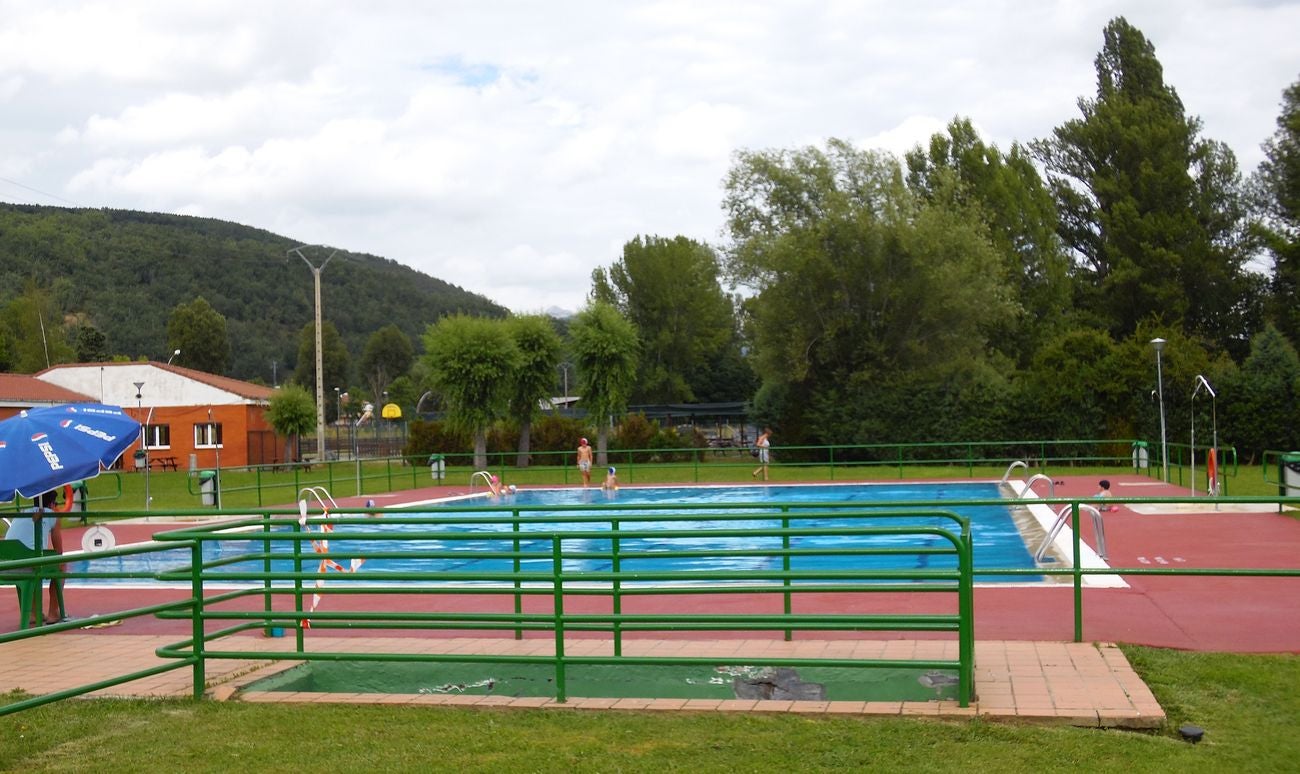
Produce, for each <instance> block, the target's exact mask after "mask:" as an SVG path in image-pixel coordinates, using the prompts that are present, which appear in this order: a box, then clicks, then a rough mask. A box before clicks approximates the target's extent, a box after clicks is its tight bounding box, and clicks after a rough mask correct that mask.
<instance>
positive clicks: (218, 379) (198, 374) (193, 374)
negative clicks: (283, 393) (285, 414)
mask: <svg viewBox="0 0 1300 774" xmlns="http://www.w3.org/2000/svg"><path fill="white" fill-rule="evenodd" d="M153 365H154V366H155V367H157V368H161V369H163V370H164V371H171V372H172V373H174V374H180V375H181V376H184V377H186V378H189V379H193V380H194V381H196V382H202V383H204V384H208V385H211V386H213V387H216V388H217V389H219V390H225V391H226V392H232V393H234V394H236V395H238V396H240V397H243V398H249V399H251V400H270V399H271V396H272V395H274V394H275V388H273V387H267V386H265V385H261V384H253V383H252V382H245V381H242V380H240V379H232V378H230V377H228V376H217V375H216V374H210V373H207V372H206V371H196V370H194V369H193V368H182V367H180V366H178V365H167V364H166V363H154V364H153Z"/></svg>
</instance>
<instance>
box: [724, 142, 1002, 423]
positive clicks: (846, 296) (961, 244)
mask: <svg viewBox="0 0 1300 774" xmlns="http://www.w3.org/2000/svg"><path fill="white" fill-rule="evenodd" d="M725 206H726V210H727V215H728V223H727V225H728V229H729V231H730V234H731V238H732V245H731V247H730V250H729V252H728V254H727V261H726V266H727V270H728V273H729V275H730V276H731V278H732V279H733V280H734V281H736V282H737V283H739V284H743V285H748V286H749V287H751V288H753V289H754V291H755V293H754V295H753V296H752V297H751V298H749V299H748V300H747V302H746V304H745V313H746V315H747V326H748V331H749V334H750V340H751V341H752V342H753V347H754V356H755V358H756V361H757V365H758V372H759V374H760V375H761V378H762V379H763V381H764V389H762V390H760V395H761V396H762V398H763V405H764V411H765V412H766V415H767V416H769V417H770V416H772V415H773V414H777V415H780V416H782V417H783V421H779V422H776V423H774V424H775V426H776V429H777V431H778V432H779V433H780V434H781V436H782V438H785V439H789V442H791V443H799V442H800V441H804V440H806V441H810V442H815V441H818V440H827V441H829V440H832V439H846V440H847V439H852V438H855V437H857V436H858V431H857V430H855V429H854V426H858V425H861V426H863V427H866V426H867V425H868V424H870V422H869V420H871V419H872V417H873V415H874V414H875V413H877V409H878V406H879V404H878V403H877V400H878V399H879V397H880V390H881V389H882V385H887V384H888V385H892V388H893V389H896V390H898V391H900V393H902V392H904V391H907V390H908V389H909V387H908V385H907V384H906V381H907V380H906V379H903V378H902V375H912V376H915V377H917V378H920V377H921V376H924V378H925V379H928V380H930V381H935V382H936V383H948V384H953V383H954V382H953V380H952V378H950V376H941V373H943V372H945V371H947V370H949V369H957V371H958V372H960V373H962V374H965V375H972V376H971V378H977V377H975V376H973V375H980V376H978V378H980V379H983V378H985V376H987V375H988V374H990V373H991V372H990V371H989V370H988V369H986V368H983V367H982V366H981V364H982V363H983V361H984V359H985V357H986V351H987V343H988V338H987V337H988V336H989V332H990V331H992V330H995V329H997V328H999V327H1001V326H1003V325H1005V324H1006V322H1007V321H1008V320H1009V319H1010V317H1011V315H1012V314H1013V312H1014V303H1013V299H1012V294H1011V291H1010V290H1009V288H1008V282H1007V279H1006V273H1005V264H1004V263H1003V261H1002V260H1001V259H1000V258H999V256H998V254H997V252H996V251H995V250H994V248H993V246H992V245H991V244H990V242H989V240H988V238H987V237H986V235H985V229H984V227H983V225H982V224H981V223H980V222H978V220H977V219H974V218H973V217H972V216H971V214H970V212H968V211H965V210H962V209H954V208H952V207H948V206H940V205H937V204H935V205H932V204H930V203H928V202H926V201H924V200H923V199H921V198H920V197H917V196H916V195H914V194H913V193H912V192H910V191H909V190H908V188H907V186H906V185H905V184H904V182H903V175H902V169H901V167H900V165H899V164H898V162H897V161H896V160H895V159H893V158H892V157H888V156H885V155H882V154H878V153H873V152H869V151H862V150H858V149H856V148H854V147H852V146H851V145H849V144H848V143H845V142H843V141H839V140H833V141H831V142H830V143H829V145H828V147H827V149H826V150H825V151H823V150H821V149H818V148H805V149H801V150H797V151H764V152H745V153H741V154H739V155H738V156H737V161H736V163H735V165H734V166H733V168H732V169H731V171H730V172H729V174H728V176H727V182H726V199H725ZM952 375H955V374H952ZM909 378H912V377H911V376H909ZM778 398H779V403H778ZM900 405H901V404H900ZM898 430H902V428H898ZM864 432H865V431H864ZM875 440H879V437H877V438H875Z"/></svg>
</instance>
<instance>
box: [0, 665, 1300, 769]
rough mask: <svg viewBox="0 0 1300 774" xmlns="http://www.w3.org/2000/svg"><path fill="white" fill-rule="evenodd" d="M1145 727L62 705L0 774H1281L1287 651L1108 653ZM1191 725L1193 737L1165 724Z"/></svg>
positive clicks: (43, 718)
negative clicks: (1127, 675) (1127, 674)
mask: <svg viewBox="0 0 1300 774" xmlns="http://www.w3.org/2000/svg"><path fill="white" fill-rule="evenodd" d="M1126 652H1127V653H1128V655H1129V658H1130V659H1131V660H1132V662H1133V663H1134V665H1135V666H1136V667H1137V669H1138V671H1139V672H1140V673H1141V674H1142V675H1143V677H1144V678H1145V679H1146V680H1147V682H1148V683H1149V684H1150V685H1151V687H1152V689H1153V690H1154V691H1155V694H1156V696H1157V698H1159V700H1160V702H1161V704H1162V705H1163V706H1164V707H1165V708H1166V710H1167V712H1168V713H1169V724H1168V727H1167V728H1165V729H1161V730H1159V731H1155V732H1142V733H1138V732H1130V731H1102V730H1097V729H1080V728H1058V727H1035V726H1029V725H1017V724H1009V723H992V722H987V721H982V720H972V721H962V722H956V721H942V722H940V721H932V720H930V721H927V720H920V719H902V718H887V719H882V718H869V719H868V718H856V717H855V718H846V717H807V716H795V715H778V714H772V715H767V714H713V713H697V714H684V713H664V714H652V713H615V712H569V711H563V710H497V711H493V710H459V709H450V708H438V707H387V706H350V705H327V706H313V705H302V706H288V705H269V704H268V705H261V704H243V703H239V702H228V703H218V702H211V701H199V702H195V701H115V700H114V701H108V700H69V701H64V702H60V703H57V704H53V705H49V706H46V707H41V708H37V709H34V710H29V711H27V712H21V713H18V714H16V715H9V716H6V717H0V770H3V771H87V770H95V771H144V770H150V771H270V770H307V769H321V770H330V771H349V770H359V771H374V770H381V771H382V770H389V771H428V770H433V771H494V772H495V771H517V772H524V771H567V772H581V771H654V772H659V771H692V772H695V771H765V772H766V771H830V770H835V771H852V770H860V769H870V770H874V771H891V770H907V771H955V770H969V771H1031V770H1034V771H1089V772H1094V771H1096V772H1101V771H1124V772H1146V771H1151V772H1157V771H1158V772H1168V771H1188V772H1194V771H1232V772H1237V771H1293V770H1295V766H1296V761H1297V760H1300V735H1297V734H1295V733H1294V727H1295V723H1296V721H1297V720H1300V694H1298V693H1297V692H1296V691H1295V686H1296V685H1300V657H1297V656H1259V655H1251V656H1237V655H1231V654H1207V653H1180V652H1174V651H1166V650H1157V649H1150V648H1126ZM1184 723H1195V724H1197V725H1200V726H1202V727H1203V728H1205V729H1206V735H1205V740H1204V741H1203V742H1202V743H1200V744H1198V745H1191V744H1188V743H1186V742H1184V741H1182V740H1181V739H1180V738H1179V736H1178V733H1177V728H1178V726H1179V725H1181V724H1184Z"/></svg>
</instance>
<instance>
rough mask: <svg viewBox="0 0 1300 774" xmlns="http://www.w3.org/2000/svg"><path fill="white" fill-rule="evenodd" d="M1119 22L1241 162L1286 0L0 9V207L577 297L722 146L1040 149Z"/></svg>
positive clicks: (682, 215)
mask: <svg viewBox="0 0 1300 774" xmlns="http://www.w3.org/2000/svg"><path fill="white" fill-rule="evenodd" d="M1119 14H1124V15H1125V16H1126V17H1127V18H1128V19H1129V21H1131V22H1132V23H1133V24H1135V25H1136V26H1137V27H1139V28H1140V29H1142V30H1143V31H1144V32H1145V33H1146V34H1147V35H1148V37H1150V38H1151V39H1152V41H1153V42H1154V44H1155V46H1156V49H1157V54H1158V56H1159V57H1160V59H1161V62H1162V63H1163V64H1164V66H1165V73H1166V78H1167V79H1168V81H1169V82H1170V83H1172V84H1173V85H1174V86H1175V87H1176V88H1177V89H1178V91H1179V93H1180V95H1181V96H1182V97H1183V100H1184V103H1185V104H1186V106H1187V109H1188V111H1189V112H1190V113H1192V114H1195V115H1199V116H1201V117H1202V118H1203V119H1204V124H1205V132H1206V134H1207V135H1208V136H1210V137H1214V138H1216V139H1221V140H1224V141H1226V142H1227V143H1228V144H1229V145H1230V146H1231V147H1232V148H1233V149H1234V150H1235V151H1236V153H1237V154H1238V156H1239V158H1240V159H1241V161H1242V164H1243V167H1244V168H1246V169H1249V168H1250V167H1251V166H1252V165H1253V164H1255V163H1256V162H1257V161H1258V160H1259V152H1258V146H1259V143H1260V142H1262V141H1263V140H1264V139H1265V138H1266V137H1267V136H1268V135H1269V134H1270V133H1271V132H1272V131H1273V128H1274V124H1273V122H1274V120H1275V118H1276V115H1277V106H1278V103H1279V100H1280V96H1281V92H1282V90H1283V89H1284V88H1286V87H1287V86H1288V85H1289V84H1290V83H1291V82H1293V81H1294V80H1295V79H1296V77H1297V73H1296V65H1295V63H1296V62H1297V61H1300V44H1298V43H1297V42H1296V37H1295V35H1294V31H1295V30H1296V29H1300V3H1297V2H1237V3H1221V2H1213V1H1212V0H1190V1H1189V2H1176V1H1175V0H1128V1H1127V2H1123V3H1120V2H1118V0H1097V2H1088V3H1084V2H1080V0H1055V1H1054V2H1051V1H1049V2H1043V3H1030V2H1014V1H1013V0H995V1H994V2H992V3H987V4H984V5H979V6H974V5H971V6H962V5H960V4H953V3H950V2H944V3H940V2H937V1H935V0H916V2H912V3H909V4H906V5H901V6H900V5H898V4H896V3H885V2H880V1H876V2H857V1H856V0H822V1H821V2H812V3H807V2H804V3H797V2H794V1H793V0H788V1H787V2H767V3H752V2H740V1H739V0H719V1H718V2H707V3H703V2H699V1H698V0H661V1H660V2H633V3H593V2H573V1H570V2H565V1H563V0H561V2H556V3H550V4H536V3H525V2H519V1H517V0H515V1H511V0H498V1H497V2H488V3H440V4H426V5H412V4H409V3H403V2H397V0H379V1H378V2H376V3H372V4H368V5H367V6H365V7H364V9H363V8H362V7H361V6H353V5H350V4H325V5H323V4H320V3H316V2H302V1H301V0H296V1H295V0H285V1H284V2H276V3H272V4H266V3H255V2H252V1H251V0H226V1H225V2H214V1H211V0H195V1H194V2H186V3H175V2H164V1H163V0H118V1H117V2H113V3H104V2H78V1H77V0H49V1H48V2H45V3H41V4H36V3H30V2H22V0H0V16H2V17H3V18H4V19H5V24H4V25H3V26H0V106H3V110H4V114H5V121H4V122H0V149H2V150H0V176H2V177H6V178H9V179H10V180H12V181H14V183H17V184H18V185H14V184H12V183H6V182H4V181H0V198H6V199H10V200H15V201H36V202H41V203H57V204H63V203H66V202H64V201H58V200H52V199H51V197H66V198H67V199H72V200H74V201H76V202H78V203H80V204H82V205H85V206H109V207H118V208H142V209H157V210H162V211H168V212H185V213H190V214H196V215H207V216H213V217H219V218H223V219H227V220H234V221H238V222H243V223H247V224H249V225H253V226H257V227H260V228H267V229H270V230H273V231H277V232H279V233H283V234H285V235H286V236H289V237H291V238H294V239H301V240H303V241H306V242H324V243H328V244H333V245H336V246H339V247H344V248H346V249H349V250H356V251H364V252H371V253H376V254H380V255H384V256H385V257H388V258H392V259H394V260H397V261H400V262H402V263H406V264H408V265H411V266H413V267H415V268H418V269H420V270H422V271H425V272H428V273H430V274H432V275H434V276H436V277H439V278H441V279H445V280H447V281H449V282H452V283H455V284H458V285H461V286H463V287H465V288H467V289H470V290H473V291H476V292H480V293H483V294H484V295H486V296H488V297H490V298H493V299H495V300H497V301H499V302H502V303H505V304H506V305H508V306H510V307H512V308H517V309H521V310H535V309H540V308H545V307H548V306H562V307H567V308H570V309H574V308H577V307H579V306H580V305H581V304H582V303H583V301H584V299H585V297H586V294H587V291H588V290H589V284H590V275H591V271H592V269H593V268H595V267H596V266H598V265H607V264H609V263H610V262H611V261H612V260H614V259H615V258H616V257H617V256H618V254H619V251H620V249H621V247H622V245H623V244H624V243H625V242H626V241H627V240H629V239H631V238H632V237H634V236H636V235H638V234H661V235H667V236H671V235H675V234H684V235H687V236H690V237H692V238H696V239H705V240H716V239H717V238H718V235H719V233H720V229H721V226H722V213H721V209H720V202H721V198H722V191H721V180H722V179H723V176H724V175H725V174H726V170H727V165H728V163H729V159H730V155H731V153H732V152H734V151H735V150H738V149H741V148H781V147H793V146H797V145H804V144H813V143H821V142H824V141H825V139H826V138H828V137H845V138H853V139H855V141H856V142H858V143H859V144H861V145H864V146H869V147H873V148H878V149H884V150H888V151H892V152H895V153H901V152H903V151H906V150H908V149H909V148H911V147H912V146H913V145H916V144H919V143H923V142H925V141H926V140H927V139H928V137H929V135H930V134H931V133H932V132H934V131H939V130H941V129H942V128H943V127H944V126H945V125H946V124H947V122H948V121H949V120H951V119H952V118H953V117H954V116H958V115H960V116H965V117H968V118H970V119H971V120H972V121H973V122H974V123H975V125H976V126H977V127H979V128H980V130H981V131H982V132H983V133H985V135H986V137H987V138H988V139H990V140H991V141H993V142H996V143H998V144H999V145H1001V146H1004V147H1005V146H1006V145H1009V144H1010V143H1011V142H1012V141H1016V140H1019V141H1029V140H1031V139H1034V138H1036V137H1042V136H1044V135H1046V134H1047V133H1048V132H1050V131H1051V129H1052V127H1054V126H1056V125H1058V124H1060V123H1061V122H1063V121H1065V120H1067V119H1069V118H1073V117H1075V116H1076V115H1077V113H1078V109H1077V106H1076V104H1075V103H1076V100H1077V99H1078V98H1079V97H1080V96H1088V95H1090V94H1091V93H1092V92H1093V90H1094V89H1095V74H1094V72H1093V57H1094V56H1095V55H1096V53H1097V51H1098V49H1099V48H1100V46H1101V31H1102V28H1103V26H1104V25H1105V24H1106V22H1107V21H1108V20H1109V19H1110V18H1112V17H1114V16H1116V15H1119ZM37 192H45V193H44V194H41V193H37Z"/></svg>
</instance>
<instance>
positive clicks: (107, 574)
mask: <svg viewBox="0 0 1300 774" xmlns="http://www.w3.org/2000/svg"><path fill="white" fill-rule="evenodd" d="M178 547H181V546H179V545H178V544H168V545H160V544H157V543H145V544H137V545H130V546H123V547H121V548H114V549H112V550H109V551H95V552H92V553H83V554H81V555H79V556H78V557H77V558H78V559H85V560H88V561H103V560H109V559H115V558H120V557H124V556H134V555H140V554H153V553H160V552H164V551H174V550H176V548H178ZM67 561H68V558H67V557H66V556H55V557H48V556H47V557H38V558H33V559H21V560H13V561H6V562H0V569H4V570H30V571H32V572H35V573H37V574H38V575H40V576H41V577H42V578H64V579H97V580H135V581H154V580H156V579H157V578H156V576H155V574H154V573H152V572H131V571H124V570H95V571H86V572H67V571H64V570H62V569H61V565H62V564H63V563H64V562H67ZM36 596H37V612H36V615H37V616H38V617H39V615H40V610H39V607H40V599H41V597H42V596H43V593H42V592H40V591H38V593H37V595H36ZM191 606H192V605H191V600H190V599H189V598H188V597H187V598H185V599H181V600H175V601H171V602H163V603H160V604H154V605H145V606H142V607H134V608H128V609H125V610H117V611H111V612H107V613H99V614H96V615H92V616H87V617H85V618H78V619H76V620H72V621H64V622H61V623H54V624H46V625H43V626H37V627H34V628H30V629H21V630H19V631H15V632H9V633H3V634H0V645H4V644H6V643H10V642H17V641H19V640H25V639H29V638H32V637H42V636H45V635H49V634H57V633H59V632H63V631H69V630H72V629H81V628H83V627H87V626H94V625H97V624H108V623H114V622H121V621H125V620H129V619H132V618H141V617H144V616H155V615H159V614H163V613H168V612H179V613H183V612H184V611H187V610H189V609H190V608H191ZM195 666H197V662H196V660H195V659H193V658H192V657H183V658H180V659H178V660H176V661H173V662H170V663H164V664H161V665H159V666H155V667H150V668H148V669H141V670H137V671H134V672H128V673H124V674H121V675H117V676H115V677H111V678H107V679H104V680H100V681H97V682H94V683H89V684H86V685H80V686H74V687H71V688H67V689H64V690H61V691H55V692H52V693H48V694H43V695H41V696H33V697H30V698H26V699H20V700H17V701H13V702H10V703H9V704H3V705H0V716H3V715H8V714H11V713H14V712H20V711H22V710H25V709H31V708H32V707H39V706H41V705H43V704H50V703H52V702H56V701H60V700H62V699H68V698H72V697H74V696H82V695H85V694H87V693H91V692H93V691H99V690H102V689H104V688H112V687H113V686H117V685H123V684H125V683H129V682H133V681H135V680H141V679H144V678H146V677H153V676H154V675H160V674H164V673H166V672H172V671H175V670H177V669H184V668H185V667H195Z"/></svg>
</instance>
